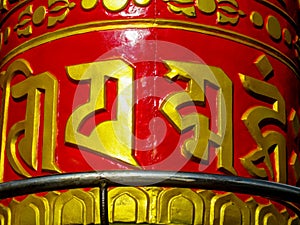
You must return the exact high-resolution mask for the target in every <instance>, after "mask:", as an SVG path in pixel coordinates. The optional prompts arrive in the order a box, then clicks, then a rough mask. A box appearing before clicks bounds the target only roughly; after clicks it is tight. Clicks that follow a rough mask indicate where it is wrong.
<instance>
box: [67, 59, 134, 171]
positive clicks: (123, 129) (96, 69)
mask: <svg viewBox="0 0 300 225" xmlns="http://www.w3.org/2000/svg"><path fill="white" fill-rule="evenodd" d="M67 74H68V75H69V76H70V78H72V79H73V80H75V81H87V82H89V84H90V94H89V101H88V102H87V103H85V104H83V105H80V106H79V107H78V108H76V109H75V110H74V112H73V113H72V115H71V116H70V117H69V119H68V121H67V125H66V133H65V141H66V142H67V143H70V144H75V145H78V146H81V147H84V148H87V149H90V150H92V151H94V152H96V153H100V154H103V155H106V156H109V157H112V158H114V159H118V160H121V161H123V162H125V163H128V164H130V165H134V166H138V164H137V162H136V160H135V159H134V157H133V156H132V148H133V140H132V132H133V121H132V120H133V115H132V110H131V107H132V106H133V87H132V83H133V68H132V67H131V66H130V65H129V64H127V63H125V62H124V61H122V60H108V61H102V62H94V63H88V64H81V65H75V66H69V67H67ZM107 79H113V80H115V81H116V82H117V85H118V88H117V89H118V91H117V109H116V117H115V118H116V119H115V120H112V121H104V122H102V123H100V124H97V125H96V127H95V128H94V129H93V130H92V132H91V133H90V134H89V135H85V134H83V133H81V132H80V128H81V126H82V124H83V123H84V122H85V120H86V119H87V118H89V117H90V116H93V115H94V114H95V113H96V112H100V111H103V110H105V109H106V96H105V93H106V92H105V90H106V87H105V86H106V80H107ZM128 112H130V113H128Z"/></svg>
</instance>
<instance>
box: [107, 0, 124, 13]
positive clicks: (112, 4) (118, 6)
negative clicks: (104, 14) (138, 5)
mask: <svg viewBox="0 0 300 225" xmlns="http://www.w3.org/2000/svg"><path fill="white" fill-rule="evenodd" d="M128 2H129V0H103V5H104V7H105V8H106V9H107V10H109V11H113V12H118V11H121V10H123V9H124V8H125V7H126V6H127V4H128Z"/></svg>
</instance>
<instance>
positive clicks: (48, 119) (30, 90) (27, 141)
mask: <svg viewBox="0 0 300 225" xmlns="http://www.w3.org/2000/svg"><path fill="white" fill-rule="evenodd" d="M11 93H12V96H13V97H14V98H15V99H21V98H23V97H25V96H27V106H26V116H25V120H23V121H19V122H17V123H15V124H14V125H13V126H12V127H11V129H10V131H9V133H8V137H7V157H8V160H9V162H10V164H11V166H12V167H13V169H14V170H15V171H16V172H17V173H18V174H20V175H22V176H26V177H30V174H29V173H28V172H27V171H26V169H25V168H24V167H23V166H22V165H21V163H20V162H19V160H18V158H17V155H16V152H17V140H18V138H19V136H20V135H21V134H23V133H24V137H23V138H22V139H21V140H20V142H19V143H18V150H19V153H20V156H21V158H22V159H23V160H24V162H25V163H26V164H27V165H28V166H29V167H31V168H32V169H34V170H37V167H38V159H37V157H38V155H37V154H38V137H39V124H40V121H41V113H40V104H41V94H42V93H44V95H45V97H44V101H45V102H44V124H43V125H44V130H43V147H42V149H43V151H42V169H43V170H49V171H59V169H58V168H57V166H56V164H55V147H56V127H57V126H56V112H57V109H56V108H57V93H58V83H57V80H56V78H55V77H53V76H52V75H51V74H50V73H47V72H46V73H42V74H39V75H36V76H31V77H29V78H27V79H26V80H24V81H22V82H20V83H18V84H16V85H14V86H12V87H11Z"/></svg>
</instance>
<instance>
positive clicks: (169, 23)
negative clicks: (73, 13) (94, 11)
mask: <svg viewBox="0 0 300 225" xmlns="http://www.w3.org/2000/svg"><path fill="white" fill-rule="evenodd" d="M126 28H127V29H129V28H140V29H144V28H171V29H179V30H186V31H192V32H197V33H201V34H206V35H211V36H216V37H220V38H224V39H227V40H231V41H234V42H237V43H240V44H244V45H247V46H249V47H252V48H255V49H257V50H260V51H263V52H265V53H266V54H269V55H270V56H272V57H274V58H276V59H278V60H279V61H281V62H282V63H284V64H285V65H287V66H288V67H289V68H290V69H291V70H293V71H294V72H295V73H296V75H297V77H298V78H300V73H299V71H300V70H299V68H298V67H297V66H296V64H295V63H294V62H293V61H292V59H290V58H289V57H288V56H286V55H285V54H283V53H282V52H280V51H279V50H277V49H276V48H274V47H272V46H270V45H267V44H265V43H263V42H261V41H259V40H256V39H254V38H251V37H248V36H246V35H243V34H240V33H237V32H233V31H229V30H225V29H222V28H218V27H214V26H208V25H203V24H197V23H190V22H184V21H178V20H164V19H155V20H153V19H132V20H111V21H110V20H109V21H96V22H90V23H85V24H79V25H75V26H71V27H67V28H63V29H60V30H56V31H53V32H49V33H45V34H44V35H41V36H38V37H36V38H33V39H31V40H29V41H26V42H24V43H23V44H21V45H19V46H17V47H16V48H14V49H12V50H11V51H10V52H9V53H8V54H6V55H5V56H4V57H3V59H2V60H1V62H0V68H2V67H3V65H4V64H6V63H7V62H8V61H9V60H11V59H12V58H13V57H15V56H17V55H18V54H21V53H23V52H25V51H27V50H29V49H32V48H34V47H37V46H39V45H42V44H45V43H48V42H50V41H54V40H58V39H61V38H65V37H70V36H73V35H78V34H84V33H89V32H95V31H106V30H115V29H126Z"/></svg>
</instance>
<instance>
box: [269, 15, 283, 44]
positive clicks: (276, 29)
mask: <svg viewBox="0 0 300 225" xmlns="http://www.w3.org/2000/svg"><path fill="white" fill-rule="evenodd" d="M267 31H268V32H269V34H270V36H271V37H272V38H274V39H275V40H280V38H281V27H280V24H279V21H278V20H277V19H276V18H275V17H274V16H268V20H267Z"/></svg>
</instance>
